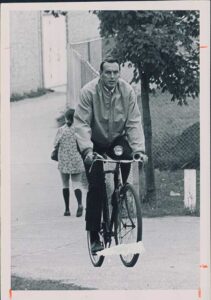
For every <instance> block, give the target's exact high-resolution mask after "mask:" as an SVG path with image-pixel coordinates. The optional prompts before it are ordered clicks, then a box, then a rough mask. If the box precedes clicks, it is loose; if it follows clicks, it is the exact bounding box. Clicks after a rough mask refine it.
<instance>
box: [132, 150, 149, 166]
mask: <svg viewBox="0 0 211 300" xmlns="http://www.w3.org/2000/svg"><path fill="white" fill-rule="evenodd" d="M133 159H135V160H139V159H140V160H142V161H143V163H144V164H147V162H148V156H147V155H146V154H145V153H143V152H135V153H133Z"/></svg>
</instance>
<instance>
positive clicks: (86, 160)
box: [84, 150, 94, 165]
mask: <svg viewBox="0 0 211 300" xmlns="http://www.w3.org/2000/svg"><path fill="white" fill-rule="evenodd" d="M93 158H94V155H93V151H92V150H89V151H88V152H87V154H86V156H85V158H84V163H85V164H86V165H91V164H92V162H93Z"/></svg>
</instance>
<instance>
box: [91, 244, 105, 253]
mask: <svg viewBox="0 0 211 300" xmlns="http://www.w3.org/2000/svg"><path fill="white" fill-rule="evenodd" d="M103 249H104V247H103V244H102V243H101V242H100V241H94V242H93V243H92V244H91V251H92V254H95V253H96V252H97V251H101V250H103Z"/></svg>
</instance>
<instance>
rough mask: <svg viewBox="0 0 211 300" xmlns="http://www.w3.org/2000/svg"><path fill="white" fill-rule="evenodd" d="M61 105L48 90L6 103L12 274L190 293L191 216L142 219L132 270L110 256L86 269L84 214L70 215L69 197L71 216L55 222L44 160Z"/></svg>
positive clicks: (58, 211) (59, 215) (53, 185)
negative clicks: (142, 249)
mask: <svg viewBox="0 0 211 300" xmlns="http://www.w3.org/2000/svg"><path fill="white" fill-rule="evenodd" d="M65 103H66V99H65V94H64V93H62V92H55V93H50V94H47V95H45V96H42V97H40V98H36V99H35V98H34V99H26V100H22V101H19V102H16V103H12V104H11V130H12V133H11V207H12V225H11V230H12V250H11V251H12V274H13V275H16V276H20V277H25V278H33V279H43V280H44V279H51V280H61V281H63V282H64V283H71V284H74V285H76V286H82V287H84V288H96V289H107V290H108V289H116V290H121V289H126V290H127V289H129V290H130V289H133V290H135V289H137V290H139V289H198V287H199V286H200V285H199V284H200V283H199V218H197V217H178V218H177V217H167V218H154V219H144V221H143V226H144V232H143V237H144V239H143V241H144V245H145V249H146V252H145V253H144V254H143V256H142V257H141V259H140V260H139V261H138V263H137V265H136V266H135V267H134V268H125V267H124V266H123V265H122V264H121V261H120V258H119V257H116V256H115V257H108V258H106V259H105V262H104V264H103V266H102V267H101V268H94V267H93V266H92V265H91V262H90V259H89V256H88V250H87V244H86V232H85V221H84V216H83V217H82V218H76V217H75V212H76V199H75V198H74V195H73V193H72V194H71V200H70V209H71V212H72V216H71V217H64V216H63V212H64V203H63V198H62V193H61V179H60V176H59V172H58V170H57V163H56V162H54V161H51V159H50V153H51V150H52V145H53V139H54V136H55V133H56V130H57V125H56V121H55V119H56V117H57V116H58V115H59V112H60V111H62V110H63V109H64V107H65ZM83 202H84V203H85V199H83ZM111 275H112V276H111Z"/></svg>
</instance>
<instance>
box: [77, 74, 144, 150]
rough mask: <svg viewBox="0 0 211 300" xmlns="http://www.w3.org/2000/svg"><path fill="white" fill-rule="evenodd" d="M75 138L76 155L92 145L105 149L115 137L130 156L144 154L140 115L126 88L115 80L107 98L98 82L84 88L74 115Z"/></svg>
mask: <svg viewBox="0 0 211 300" xmlns="http://www.w3.org/2000/svg"><path fill="white" fill-rule="evenodd" d="M74 125H75V134H76V139H77V142H78V146H79V148H80V151H81V152H82V153H83V152H84V151H86V150H87V149H88V148H90V149H93V142H94V143H96V144H97V145H98V146H100V147H105V148H106V147H109V146H110V145H111V143H112V142H113V141H114V140H115V139H116V138H117V137H118V136H122V135H124V136H126V138H127V140H128V142H129V145H130V147H131V148H132V151H133V152H139V151H141V152H145V141H144V134H143V128H142V121H141V114H140V111H139V108H138V104H137V98H136V95H135V92H134V90H133V88H132V87H131V85H130V84H128V83H127V82H126V81H124V80H123V79H119V80H118V83H117V86H116V88H115V89H114V91H113V93H112V94H111V95H110V97H108V95H107V94H106V93H105V90H104V87H103V85H102V82H101V79H99V78H96V79H94V80H92V81H91V82H89V83H88V84H86V85H85V86H84V87H83V88H82V89H81V92H80V101H79V104H78V106H77V108H76V111H75V114H74Z"/></svg>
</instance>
